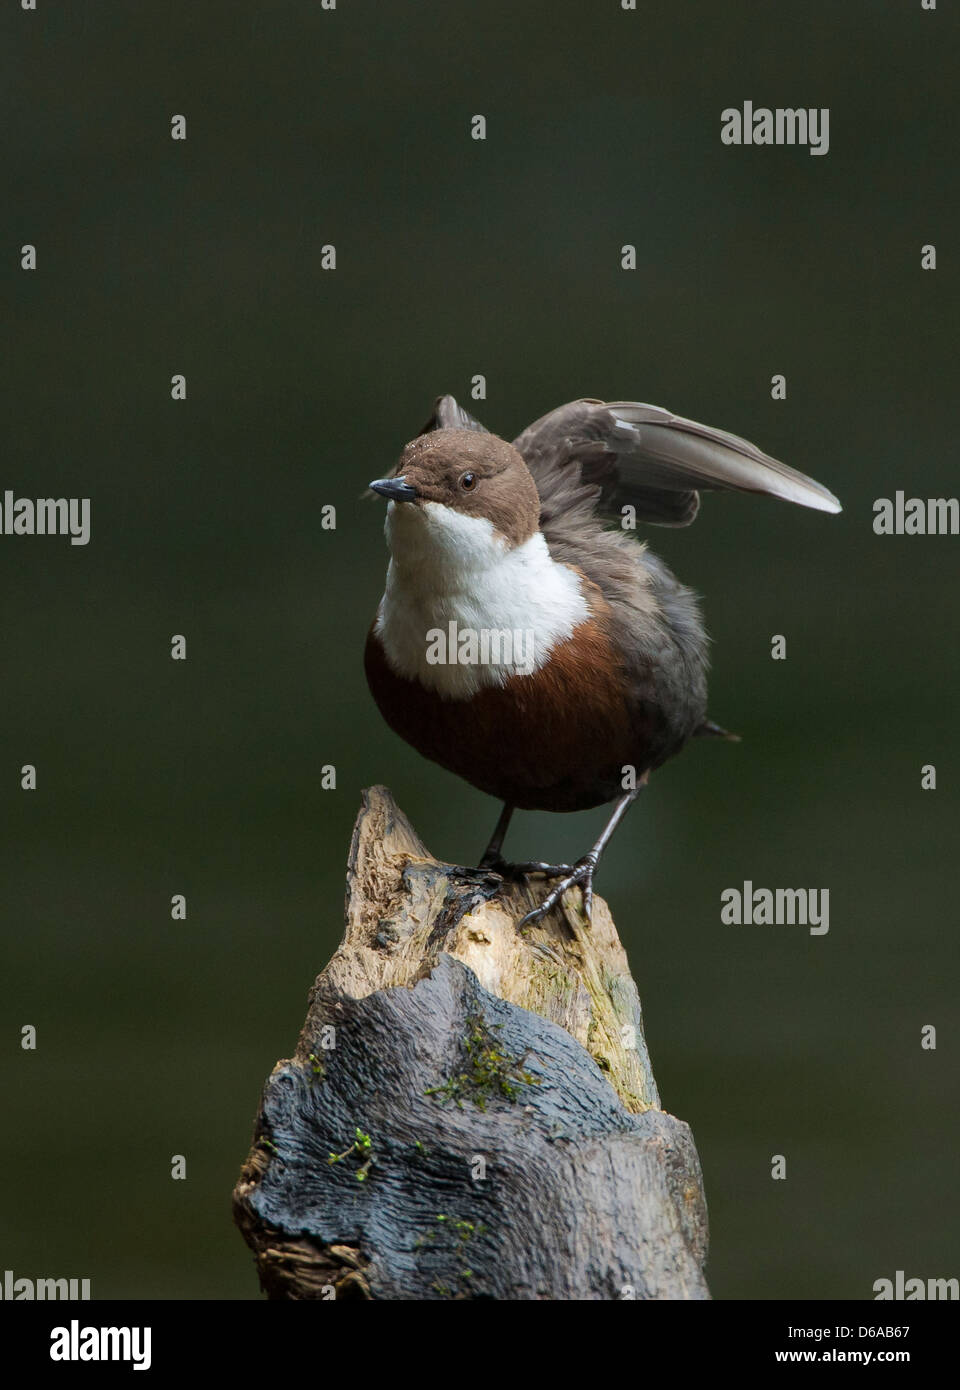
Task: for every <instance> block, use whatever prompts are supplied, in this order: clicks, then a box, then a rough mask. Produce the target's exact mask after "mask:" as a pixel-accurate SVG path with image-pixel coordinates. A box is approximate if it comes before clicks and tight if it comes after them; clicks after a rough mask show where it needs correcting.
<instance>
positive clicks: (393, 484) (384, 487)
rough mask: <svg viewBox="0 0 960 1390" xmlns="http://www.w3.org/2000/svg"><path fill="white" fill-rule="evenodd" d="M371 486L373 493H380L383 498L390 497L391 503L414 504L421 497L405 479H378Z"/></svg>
mask: <svg viewBox="0 0 960 1390" xmlns="http://www.w3.org/2000/svg"><path fill="white" fill-rule="evenodd" d="M369 486H370V490H371V492H379V494H380V496H381V497H388V498H389V499H390V501H391V502H412V501H413V500H414V499H415V498H416V497H419V495H420V494H419V493H418V492H417V489H416V488H415V487H411V486H410V484H409V483H408V482H407V481H406V479H404V478H377V480H376V481H375V482H373V483H370V485H369Z"/></svg>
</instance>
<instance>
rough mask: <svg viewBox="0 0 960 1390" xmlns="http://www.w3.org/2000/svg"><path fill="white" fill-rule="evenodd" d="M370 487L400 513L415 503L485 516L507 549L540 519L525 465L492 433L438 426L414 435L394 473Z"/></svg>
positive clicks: (423, 508) (434, 511) (531, 531)
mask: <svg viewBox="0 0 960 1390" xmlns="http://www.w3.org/2000/svg"><path fill="white" fill-rule="evenodd" d="M370 486H371V488H372V489H373V491H374V492H378V493H380V494H381V496H383V497H386V498H388V499H389V500H390V501H392V502H395V503H396V504H397V508H398V510H399V511H401V512H402V511H403V510H404V508H406V507H415V508H417V509H419V510H421V511H423V512H426V513H432V514H433V515H434V516H436V517H437V518H438V519H439V518H440V513H439V508H448V509H449V510H450V511H452V512H455V513H457V514H458V515H460V516H463V517H470V518H476V519H479V520H485V521H488V522H490V524H491V525H492V526H493V528H494V531H495V533H496V534H497V536H498V538H500V539H502V540H503V541H504V542H505V543H506V546H507V548H509V549H513V548H514V547H515V546H518V545H522V544H523V542H524V541H526V540H529V539H530V537H531V536H533V535H534V534H535V533H536V531H537V530H538V528H539V524H540V497H539V494H538V493H537V486H536V483H535V482H534V481H533V478H532V476H531V474H530V470H529V469H528V468H527V465H526V464H525V463H524V461H523V459H522V458H521V457H520V455H519V454H518V453H517V451H516V449H515V448H514V447H513V445H512V444H508V443H507V442H506V440H504V439H500V438H498V437H497V435H495V434H486V433H484V434H480V433H478V432H475V431H471V430H462V429H442V430H433V431H431V432H430V433H429V434H422V435H418V436H417V438H416V439H414V440H411V442H410V443H409V444H408V445H407V447H406V448H405V449H404V451H403V453H402V454H401V456H400V461H399V463H398V464H397V467H396V470H395V474H394V476H392V477H390V478H380V479H377V481H375V482H372V483H371V484H370ZM431 504H433V506H432V507H431Z"/></svg>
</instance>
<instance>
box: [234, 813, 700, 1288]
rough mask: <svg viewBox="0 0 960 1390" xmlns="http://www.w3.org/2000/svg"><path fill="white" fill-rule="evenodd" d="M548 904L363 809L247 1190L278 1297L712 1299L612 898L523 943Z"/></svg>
mask: <svg viewBox="0 0 960 1390" xmlns="http://www.w3.org/2000/svg"><path fill="white" fill-rule="evenodd" d="M545 892H546V887H545V885H544V884H543V883H542V882H538V881H536V880H531V881H529V882H527V883H525V884H509V883H504V882H503V881H502V880H501V879H499V878H498V877H496V876H494V875H491V874H485V873H482V872H480V871H478V870H475V869H464V868H459V867H456V866H453V865H450V864H443V863H439V862H437V861H436V860H435V859H433V858H432V857H431V855H430V854H429V852H428V851H427V850H426V849H425V847H424V846H423V844H422V843H421V841H420V840H419V838H418V837H417V835H416V833H415V831H414V830H413V828H412V827H411V825H410V823H409V822H408V821H407V819H406V817H405V816H404V815H403V813H402V812H401V811H400V810H399V809H398V808H397V807H396V806H395V804H394V802H393V800H392V798H391V796H390V793H389V792H388V791H387V790H386V789H385V788H382V787H375V788H372V789H371V790H370V791H368V792H367V793H366V794H365V795H364V800H363V805H362V807H361V811H360V815H359V817H358V819H357V824H356V827H355V830H354V836H353V843H352V846H351V850H350V859H349V864H348V869H347V897H346V932H345V935H344V939H343V942H342V943H341V945H340V947H339V949H338V950H337V952H336V953H335V955H334V956H333V958H332V960H331V961H330V963H329V964H328V965H327V966H326V968H325V969H324V970H323V972H322V973H321V974H320V976H319V978H318V979H317V981H316V983H315V985H314V988H313V991H312V993H311V997H310V1004H309V1010H308V1013H307V1018H306V1022H305V1023H304V1026H303V1030H302V1032H301V1035H300V1040H299V1043H298V1046H297V1050H296V1053H295V1054H294V1056H293V1058H292V1059H290V1060H289V1061H283V1062H279V1063H278V1064H277V1066H276V1067H275V1068H274V1070H273V1073H272V1074H271V1076H270V1077H269V1079H268V1081H267V1083H266V1086H265V1088H264V1091H263V1095H262V1099H261V1104H260V1110H259V1114H258V1116H257V1122H256V1129H255V1135H254V1143H253V1147H252V1149H251V1151H250V1154H249V1156H248V1158H247V1161H246V1163H245V1164H244V1167H243V1170H242V1172H241V1176H240V1180H239V1182H238V1183H237V1186H236V1189H235V1191H234V1214H235V1219H236V1221H237V1224H238V1226H239V1227H240V1230H241V1231H242V1233H243V1235H244V1237H245V1239H246V1240H247V1242H248V1243H249V1244H250V1246H251V1247H252V1249H253V1251H254V1253H255V1256H256V1260H257V1265H258V1269H259V1273H260V1280H261V1285H262V1287H263V1288H264V1290H265V1291H266V1292H267V1294H268V1295H269V1296H270V1297H272V1298H281V1299H301V1298H349V1297H356V1298H367V1299H370V1298H381V1299H445V1298H454V1299H456V1298H495V1299H536V1298H547V1299H630V1298H638V1299H640V1298H643V1299H673V1298H681V1299H704V1298H709V1292H708V1290H707V1286H706V1283H705V1281H704V1277H703V1272H702V1270H703V1263H704V1260H705V1258H706V1252H707V1214H706V1204H705V1201H704V1196H703V1187H702V1179H701V1174H700V1164H699V1160H698V1158H697V1153H696V1149H695V1147H694V1143H693V1137H692V1135H691V1133H690V1130H689V1128H688V1127H687V1125H686V1124H684V1123H683V1122H682V1121H681V1120H677V1119H675V1118H674V1117H673V1116H672V1115H668V1114H666V1113H665V1112H664V1111H663V1110H661V1108H660V1101H659V1097H658V1095H657V1089H656V1085H655V1082H654V1079H653V1072H652V1070H651V1067H650V1059H649V1057H648V1055H647V1049H646V1043H645V1041H644V1036H643V1022H642V1017H641V1011H640V1000H639V996H638V993H637V988H636V986H635V984H634V982H633V980H632V978H631V975H630V971H629V967H628V965H627V960H626V955H625V953H624V950H623V947H622V946H621V944H620V940H619V938H618V936H617V932H616V928H615V927H614V924H613V921H612V920H611V917H610V914H609V911H608V909H607V906H606V903H605V902H604V901H603V899H602V898H599V897H596V898H595V899H594V907H593V922H592V925H591V924H587V922H586V921H585V919H584V917H583V915H582V903H581V897H580V893H579V890H573V891H572V892H570V893H568V894H567V895H566V897H565V899H564V904H563V910H562V911H560V910H559V909H558V910H555V911H554V912H553V913H551V914H550V916H549V917H548V919H547V920H546V921H545V922H543V923H541V924H539V925H537V926H535V927H532V928H528V929H524V931H522V932H518V930H517V927H516V923H517V921H518V920H519V919H520V917H522V916H523V914H524V913H525V912H526V911H528V910H529V908H530V907H531V906H533V905H535V903H536V902H538V901H539V900H541V899H542V897H543V896H544V894H545Z"/></svg>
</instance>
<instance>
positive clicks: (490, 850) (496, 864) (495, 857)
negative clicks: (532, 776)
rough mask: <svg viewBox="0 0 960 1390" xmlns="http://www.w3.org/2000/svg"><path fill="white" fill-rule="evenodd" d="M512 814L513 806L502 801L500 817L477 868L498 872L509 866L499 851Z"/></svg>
mask: <svg viewBox="0 0 960 1390" xmlns="http://www.w3.org/2000/svg"><path fill="white" fill-rule="evenodd" d="M512 815H513V807H512V806H508V805H507V803H506V802H504V803H503V810H502V811H501V812H500V819H499V820H498V821H497V824H496V827H495V829H494V832H493V834H492V835H491V836H490V843H489V844H488V845H487V847H486V849H485V850H484V851H483V858H482V859H481V860H480V863H479V864H478V865H477V868H478V869H493V870H494V872H495V873H500V872H501V871H502V870H503V869H506V868H508V867H509V865H507V864H506V863H505V861H504V859H503V856H502V855H501V853H500V851H501V849H502V848H503V841H504V839H505V838H506V834H507V826H508V825H509V824H510V818H511V816H512Z"/></svg>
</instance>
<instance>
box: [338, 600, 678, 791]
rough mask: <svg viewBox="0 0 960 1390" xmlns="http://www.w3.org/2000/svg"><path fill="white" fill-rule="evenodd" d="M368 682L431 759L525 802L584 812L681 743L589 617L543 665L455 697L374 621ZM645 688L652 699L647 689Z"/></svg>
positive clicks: (394, 724) (400, 728)
mask: <svg viewBox="0 0 960 1390" xmlns="http://www.w3.org/2000/svg"><path fill="white" fill-rule="evenodd" d="M365 666H366V673H367V681H368V683H369V686H370V690H371V693H372V694H373V697H374V699H375V700H376V702H377V705H378V707H379V709H380V712H381V714H382V715H383V717H384V719H385V720H386V722H387V723H388V724H389V725H390V727H391V728H392V729H393V730H394V732H395V733H398V734H399V735H400V737H401V738H403V739H405V740H406V741H407V742H408V743H409V744H411V745H412V746H413V747H414V748H416V749H417V751H418V752H419V753H421V754H422V755H423V756H424V757H425V758H430V759H431V760H432V761H433V762H437V763H439V764H440V765H441V766H442V767H445V768H447V769H448V771H450V772H455V773H457V775H458V776H460V777H463V778H464V780H465V781H467V782H469V783H471V785H472V786H474V787H477V788H479V790H480V791H484V792H487V793H489V795H491V796H495V797H498V798H499V799H500V800H502V801H506V802H508V803H509V804H510V805H511V806H517V807H519V808H521V809H523V810H531V811H533V810H537V811H581V810H587V809H588V808H589V807H592V806H600V805H602V804H603V803H604V802H607V801H611V800H613V799H614V798H615V797H617V796H619V795H620V794H621V792H622V791H623V789H624V780H623V778H624V768H625V767H628V766H629V767H633V768H635V769H636V775H637V777H638V778H639V777H640V775H641V774H642V773H643V772H645V771H646V770H647V769H648V768H652V767H656V766H659V764H660V763H662V762H663V761H664V760H665V759H666V758H668V757H670V756H671V754H673V753H675V752H678V751H679V749H680V748H681V747H682V745H683V743H684V742H685V741H686V738H687V737H688V736H689V732H692V730H691V731H688V730H678V729H677V728H676V727H675V725H674V723H673V722H672V721H671V719H670V717H669V712H668V711H666V710H664V709H663V708H661V707H660V704H659V703H658V701H657V700H656V698H655V688H653V687H651V688H650V689H649V690H647V691H644V690H641V689H638V688H637V682H636V681H635V680H633V681H630V680H628V679H627V676H626V673H625V671H624V669H623V666H622V664H621V663H620V662H619V661H618V660H617V658H616V656H615V654H614V653H613V652H612V650H611V648H610V645H609V642H608V640H607V638H606V636H605V634H604V633H603V631H602V629H600V628H599V626H598V625H596V624H594V623H586V624H584V625H583V626H581V627H580V628H578V629H577V630H576V632H575V633H574V635H573V637H572V638H571V639H570V640H569V641H568V642H565V643H563V644H561V645H560V646H559V647H557V648H556V649H555V651H554V652H553V653H552V654H551V657H550V660H549V661H548V662H547V663H546V665H545V666H544V667H543V668H542V669H541V670H539V671H536V672H534V673H533V674H531V675H528V676H515V677H512V678H510V679H509V680H508V681H507V682H506V684H504V685H502V686H490V687H487V688H486V689H484V690H482V691H480V692H478V693H477V694H476V695H473V696H471V697H470V698H469V699H463V700H451V699H447V698H445V697H443V696H441V695H439V694H438V693H437V692H435V691H432V690H428V689H427V688H426V687H424V686H422V685H421V684H420V682H419V681H416V680H409V679H407V678H406V677H403V676H398V675H397V674H396V673H395V672H394V671H393V670H392V669H391V667H390V666H389V664H388V662H387V659H386V656H385V653H384V650H383V647H382V645H381V643H380V641H379V639H378V638H377V637H376V636H375V635H374V633H373V631H372V630H371V632H370V634H369V636H368V638H367V647H366V653H365ZM645 697H646V698H645Z"/></svg>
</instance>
